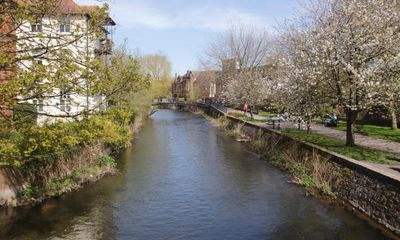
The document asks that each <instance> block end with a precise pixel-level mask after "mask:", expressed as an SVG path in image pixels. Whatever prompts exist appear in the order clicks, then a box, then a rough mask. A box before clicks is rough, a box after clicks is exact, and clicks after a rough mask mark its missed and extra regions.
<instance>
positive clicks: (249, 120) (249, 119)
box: [229, 112, 263, 124]
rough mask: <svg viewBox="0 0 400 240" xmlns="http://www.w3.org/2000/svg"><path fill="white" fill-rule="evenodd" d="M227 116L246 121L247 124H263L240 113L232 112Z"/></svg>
mask: <svg viewBox="0 0 400 240" xmlns="http://www.w3.org/2000/svg"><path fill="white" fill-rule="evenodd" d="M229 115H230V116H232V117H235V118H239V119H241V120H243V121H246V122H249V123H253V124H260V123H263V121H259V120H256V119H251V117H250V116H249V115H246V114H244V113H241V112H232V113H230V114H229Z"/></svg>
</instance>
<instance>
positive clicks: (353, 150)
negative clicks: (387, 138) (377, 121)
mask: <svg viewBox="0 0 400 240" xmlns="http://www.w3.org/2000/svg"><path fill="white" fill-rule="evenodd" d="M282 133H283V134H286V135H288V136H291V137H294V138H296V139H300V140H303V141H306V142H309V143H312V144H315V145H318V146H321V147H323V148H326V149H328V150H330V151H333V152H337V153H339V154H342V155H344V156H347V157H351V158H354V159H356V160H361V161H370V162H374V163H385V164H393V163H398V162H396V161H395V160H394V159H396V158H395V155H394V154H391V153H388V152H383V151H379V150H374V149H370V148H364V147H359V146H354V147H347V146H345V143H344V141H341V140H338V139H335V138H331V137H327V136H324V135H321V134H317V133H310V134H307V132H306V131H303V130H297V129H285V130H282Z"/></svg>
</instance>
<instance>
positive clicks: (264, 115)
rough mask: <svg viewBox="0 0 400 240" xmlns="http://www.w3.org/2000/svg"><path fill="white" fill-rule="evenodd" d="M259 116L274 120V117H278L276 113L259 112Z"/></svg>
mask: <svg viewBox="0 0 400 240" xmlns="http://www.w3.org/2000/svg"><path fill="white" fill-rule="evenodd" d="M258 116H260V117H267V118H272V117H276V114H275V113H269V112H259V113H258Z"/></svg>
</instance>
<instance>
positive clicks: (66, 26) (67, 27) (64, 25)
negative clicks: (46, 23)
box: [60, 18, 71, 32]
mask: <svg viewBox="0 0 400 240" xmlns="http://www.w3.org/2000/svg"><path fill="white" fill-rule="evenodd" d="M60 32H71V22H70V20H69V19H67V18H62V19H61V20H60Z"/></svg>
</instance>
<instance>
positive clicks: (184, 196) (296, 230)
mask: <svg viewBox="0 0 400 240" xmlns="http://www.w3.org/2000/svg"><path fill="white" fill-rule="evenodd" d="M118 168H119V174H117V175H115V176H110V177H106V178H104V179H102V180H101V181H99V182H97V183H94V184H90V185H88V186H87V187H85V188H84V189H83V190H81V191H78V192H75V193H71V194H67V195H64V196H62V197H60V198H58V199H53V200H49V201H46V202H45V203H43V204H41V205H39V206H36V207H33V208H26V209H18V210H2V211H0V219H1V223H0V239H7V240H8V239H35V240H36V239H74V240H80V239H85V240H86V239H127V240H128V239H129V240H130V239H151V240H153V239H154V240H157V239H185V240H186V239H218V240H219V239H229V240H233V239H352V240H356V239H360V240H361V239H362V240H367V239H385V237H384V236H383V235H381V233H380V232H379V231H378V230H376V229H374V228H372V227H371V226H369V225H368V224H367V223H366V222H365V221H363V220H360V219H359V218H357V217H355V216H354V215H353V214H351V213H350V212H349V211H347V210H344V209H341V208H334V207H330V206H327V205H326V204H323V203H321V202H320V201H319V200H318V199H315V198H313V197H307V196H306V194H305V192H304V190H303V189H302V188H301V187H299V186H297V185H294V184H291V183H289V181H288V180H289V179H288V178H287V177H286V176H285V174H284V173H282V172H281V171H280V170H278V169H276V168H274V167H272V166H270V165H269V164H268V163H267V162H266V161H263V160H260V159H259V158H258V157H257V156H256V155H255V154H253V153H251V152H250V151H249V150H248V149H247V148H246V146H245V145H243V144H241V143H238V142H236V141H234V140H233V139H232V138H230V137H227V136H225V135H224V134H223V133H222V132H220V131H219V130H218V129H216V128H215V127H213V126H212V125H210V124H209V123H208V122H207V121H206V120H205V119H203V118H202V117H200V116H196V115H194V114H191V113H184V112H174V111H170V110H161V111H159V112H157V113H156V114H154V115H153V116H152V117H151V119H149V120H147V121H146V122H145V123H144V125H143V128H142V129H141V131H140V132H139V133H138V135H137V136H136V137H135V139H134V141H133V144H132V147H131V148H130V149H127V150H126V151H125V153H123V154H121V159H120V160H119V166H118Z"/></svg>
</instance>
